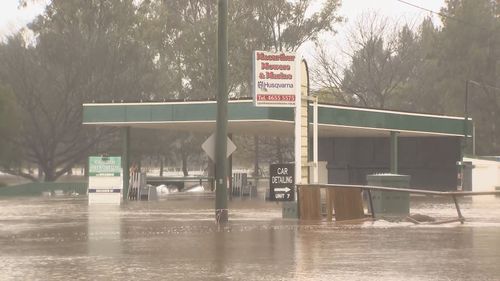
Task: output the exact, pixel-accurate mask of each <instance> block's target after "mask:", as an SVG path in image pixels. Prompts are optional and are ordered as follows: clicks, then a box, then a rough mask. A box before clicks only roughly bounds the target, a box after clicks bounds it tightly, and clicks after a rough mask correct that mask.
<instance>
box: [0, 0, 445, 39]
mask: <svg viewBox="0 0 500 281" xmlns="http://www.w3.org/2000/svg"><path fill="white" fill-rule="evenodd" d="M81 1H85V0H81ZM270 1H272V0H270ZM405 1H406V2H410V3H412V4H415V5H418V6H422V7H425V8H427V9H430V10H433V11H436V12H437V11H439V9H440V8H441V7H442V6H443V5H444V0H405ZM41 2H42V3H43V2H48V0H45V1H41ZM43 7H44V5H43V4H36V5H35V4H31V6H30V7H29V8H26V9H18V0H0V36H5V35H6V34H9V33H12V32H13V31H16V30H18V29H19V28H20V27H21V26H23V25H25V24H26V23H28V22H29V21H31V20H32V19H33V18H34V17H35V16H36V15H37V14H39V13H41V12H42V11H43ZM366 11H377V12H380V13H382V14H383V15H386V16H388V17H391V18H394V19H396V20H401V21H409V22H415V21H420V20H421V19H422V18H424V17H425V16H427V15H429V12H426V11H422V10H419V9H417V8H414V7H411V6H409V5H405V4H403V3H401V2H398V1H397V0H343V1H342V8H341V10H340V11H339V13H340V14H341V15H342V16H344V17H347V18H349V19H350V21H351V22H352V21H353V20H354V19H355V18H356V17H357V16H359V14H361V13H363V12H366ZM339 31H341V32H342V27H340V28H339Z"/></svg>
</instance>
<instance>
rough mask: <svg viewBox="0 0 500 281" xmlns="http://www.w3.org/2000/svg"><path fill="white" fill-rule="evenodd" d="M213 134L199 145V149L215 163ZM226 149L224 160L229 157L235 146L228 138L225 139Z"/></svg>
mask: <svg viewBox="0 0 500 281" xmlns="http://www.w3.org/2000/svg"><path fill="white" fill-rule="evenodd" d="M215 137H216V136H215V133H214V134H212V135H210V137H208V139H207V140H206V141H205V142H204V143H203V144H202V145H201V148H202V149H203V151H205V153H207V155H208V157H210V159H212V161H214V162H215ZM226 141H227V148H226V158H227V157H229V155H231V154H232V153H233V152H234V151H235V150H236V145H235V144H234V143H233V142H232V141H231V139H230V138H227V140H226Z"/></svg>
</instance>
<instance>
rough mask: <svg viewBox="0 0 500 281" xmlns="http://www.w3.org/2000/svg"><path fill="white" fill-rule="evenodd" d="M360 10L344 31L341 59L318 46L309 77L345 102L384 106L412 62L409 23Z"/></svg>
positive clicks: (402, 79)
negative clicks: (348, 29) (405, 24)
mask: <svg viewBox="0 0 500 281" xmlns="http://www.w3.org/2000/svg"><path fill="white" fill-rule="evenodd" d="M397 26H398V25H396V24H391V23H390V21H389V20H388V18H381V17H380V16H378V15H377V14H363V15H362V16H361V18H360V19H359V20H358V21H357V22H356V23H355V25H354V27H353V28H352V29H351V30H350V31H349V32H348V37H347V48H345V49H344V50H342V53H343V54H344V55H345V57H346V58H345V59H343V60H342V59H338V58H337V59H334V58H332V57H331V55H330V54H329V53H328V52H327V50H325V48H322V47H318V54H317V56H316V61H317V67H316V68H315V69H313V74H314V75H312V77H313V81H314V83H315V84H316V86H317V87H318V88H319V89H320V91H322V92H325V93H329V94H331V95H332V96H334V97H335V101H337V102H340V103H345V104H354V105H362V106H371V107H379V108H385V107H387V106H388V102H389V101H390V100H391V98H393V97H394V96H395V95H396V94H397V93H398V87H400V86H401V85H402V84H403V83H404V82H405V81H406V80H407V79H408V76H409V75H410V74H411V71H412V69H413V64H414V63H415V59H414V56H413V54H412V50H411V47H412V46H413V45H412V44H411V43H412V41H413V40H414V34H413V32H412V31H411V30H410V28H409V27H407V26H404V27H402V28H398V27H397Z"/></svg>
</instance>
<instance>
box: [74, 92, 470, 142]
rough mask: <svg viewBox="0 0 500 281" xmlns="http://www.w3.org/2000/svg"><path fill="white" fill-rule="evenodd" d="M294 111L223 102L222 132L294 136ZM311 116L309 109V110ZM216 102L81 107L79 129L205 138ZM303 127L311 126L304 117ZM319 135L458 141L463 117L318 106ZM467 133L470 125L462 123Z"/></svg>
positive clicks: (248, 101) (95, 104)
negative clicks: (120, 129) (450, 138)
mask: <svg viewBox="0 0 500 281" xmlns="http://www.w3.org/2000/svg"><path fill="white" fill-rule="evenodd" d="M293 111H294V109H293V108H289V107H255V106H254V105H253V102H252V101H251V100H231V101H229V103H228V133H234V134H248V135H255V134H257V135H289V136H292V135H293V132H294V124H293V118H294V112H293ZM311 112H312V109H311ZM216 116H217V104H216V101H177V102H140V103H86V104H84V105H83V124H85V125H100V126H130V127H138V128H157V129H170V130H184V131H197V132H206V133H210V132H213V131H214V130H215V120H216ZM309 122H312V114H310V118H309ZM318 127H319V135H320V136H337V137H376V136H387V135H388V133H389V132H390V131H398V132H400V136H402V137H405V136H464V127H465V119H464V118H463V117H455V116H443V115H432V114H422V113H412V112H401V111H391V110H379V109H372V108H360V107H350V106H342V105H328V104H319V105H318ZM467 131H468V132H467V134H468V136H470V134H471V131H472V120H470V119H469V121H468V123H467Z"/></svg>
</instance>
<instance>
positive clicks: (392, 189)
mask: <svg viewBox="0 0 500 281" xmlns="http://www.w3.org/2000/svg"><path fill="white" fill-rule="evenodd" d="M303 187H305V188H307V187H319V188H325V189H338V188H341V189H353V188H357V189H361V190H366V191H367V192H368V198H369V199H368V204H369V206H370V210H371V217H372V218H373V219H374V218H375V212H374V208H373V201H372V195H371V191H387V192H406V193H409V194H420V195H433V196H444V197H448V196H449V197H451V198H452V199H453V202H454V204H455V208H456V210H457V219H452V220H446V221H441V222H437V223H448V222H460V223H461V224H463V223H464V221H465V218H464V216H463V215H462V212H461V210H460V205H459V202H458V200H457V198H458V197H464V196H478V195H500V190H499V191H481V192H474V191H433V190H422V189H409V188H396V187H385V186H374V185H349V184H298V185H297V188H303Z"/></svg>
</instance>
